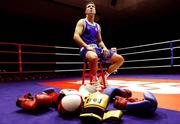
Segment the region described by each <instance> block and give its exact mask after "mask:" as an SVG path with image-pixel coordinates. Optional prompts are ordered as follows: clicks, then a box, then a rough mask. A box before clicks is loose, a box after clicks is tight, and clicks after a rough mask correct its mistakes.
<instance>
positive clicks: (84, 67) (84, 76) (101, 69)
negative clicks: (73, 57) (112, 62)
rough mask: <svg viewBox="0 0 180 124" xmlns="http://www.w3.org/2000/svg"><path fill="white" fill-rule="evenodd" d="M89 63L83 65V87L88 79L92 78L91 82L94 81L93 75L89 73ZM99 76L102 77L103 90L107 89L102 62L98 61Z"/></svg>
mask: <svg viewBox="0 0 180 124" xmlns="http://www.w3.org/2000/svg"><path fill="white" fill-rule="evenodd" d="M87 65H88V63H87V62H84V64H83V73H82V85H84V81H85V78H86V77H89V78H90V82H91V81H92V74H91V72H90V71H87ZM97 76H101V77H102V85H103V88H106V83H105V78H104V71H103V65H102V62H101V61H98V70H97Z"/></svg>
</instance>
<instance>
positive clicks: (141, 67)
mask: <svg viewBox="0 0 180 124" xmlns="http://www.w3.org/2000/svg"><path fill="white" fill-rule="evenodd" d="M179 66H180V65H179ZM162 67H172V66H171V65H161V66H146V67H144V66H139V67H122V68H120V69H143V68H162ZM173 67H175V66H173Z"/></svg>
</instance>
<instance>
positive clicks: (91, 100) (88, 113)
mask: <svg viewBox="0 0 180 124" xmlns="http://www.w3.org/2000/svg"><path fill="white" fill-rule="evenodd" d="M108 103H109V96H108V95H106V94H102V93H100V92H96V93H93V94H90V95H89V96H88V97H87V98H86V99H85V102H84V107H83V109H82V111H81V113H80V118H81V119H82V120H86V119H88V120H89V119H90V120H95V121H102V120H103V115H104V112H105V110H106V107H107V105H108Z"/></svg>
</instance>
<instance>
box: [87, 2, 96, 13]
mask: <svg viewBox="0 0 180 124" xmlns="http://www.w3.org/2000/svg"><path fill="white" fill-rule="evenodd" d="M85 14H94V15H95V14H96V7H95V4H93V3H89V4H87V5H86V10H85Z"/></svg>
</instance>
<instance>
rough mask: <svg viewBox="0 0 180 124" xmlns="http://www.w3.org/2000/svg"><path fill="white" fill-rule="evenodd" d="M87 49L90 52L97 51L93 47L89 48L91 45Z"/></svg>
mask: <svg viewBox="0 0 180 124" xmlns="http://www.w3.org/2000/svg"><path fill="white" fill-rule="evenodd" d="M86 49H87V50H88V51H94V52H95V49H94V48H93V47H91V46H89V45H87V47H86Z"/></svg>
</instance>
